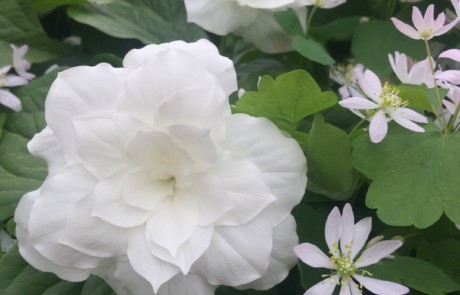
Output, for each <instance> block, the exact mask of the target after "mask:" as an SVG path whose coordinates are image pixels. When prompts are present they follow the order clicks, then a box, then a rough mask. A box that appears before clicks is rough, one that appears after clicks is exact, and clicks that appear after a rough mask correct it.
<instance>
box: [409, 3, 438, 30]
mask: <svg viewBox="0 0 460 295" xmlns="http://www.w3.org/2000/svg"><path fill="white" fill-rule="evenodd" d="M429 9H430V8H429V7H428V9H427V11H426V13H425V17H423V16H422V13H421V12H420V10H419V9H418V7H417V6H412V22H413V23H414V27H415V28H416V29H417V31H419V32H420V31H424V30H425V29H426V28H427V26H429V25H431V23H430V24H428V21H427V18H426V17H427V15H428V10H429ZM431 15H432V17H431V19H433V12H432V13H431Z"/></svg>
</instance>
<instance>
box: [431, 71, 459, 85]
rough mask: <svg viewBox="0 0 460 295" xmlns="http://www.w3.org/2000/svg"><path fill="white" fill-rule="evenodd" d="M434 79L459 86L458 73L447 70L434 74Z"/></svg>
mask: <svg viewBox="0 0 460 295" xmlns="http://www.w3.org/2000/svg"><path fill="white" fill-rule="evenodd" d="M436 79H439V80H443V81H447V82H449V83H452V84H460V71H459V70H447V71H443V72H441V73H438V74H436Z"/></svg>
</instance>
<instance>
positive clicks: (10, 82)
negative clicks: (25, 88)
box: [0, 66, 28, 112]
mask: <svg viewBox="0 0 460 295" xmlns="http://www.w3.org/2000/svg"><path fill="white" fill-rule="evenodd" d="M10 69H11V66H5V67H3V68H0V104H2V105H4V106H6V107H8V108H10V109H12V110H14V111H16V112H19V111H20V110H21V109H22V105H21V101H20V100H19V98H18V97H17V96H16V95H14V94H13V93H11V92H10V91H8V90H3V89H1V88H4V87H15V86H21V85H25V84H27V83H28V81H27V80H26V79H24V78H22V77H19V76H16V75H8V72H9V70H10Z"/></svg>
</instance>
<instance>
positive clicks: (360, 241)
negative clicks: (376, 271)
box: [351, 217, 372, 260]
mask: <svg viewBox="0 0 460 295" xmlns="http://www.w3.org/2000/svg"><path fill="white" fill-rule="evenodd" d="M371 229H372V218H371V217H366V218H363V219H361V220H360V221H358V223H356V224H355V227H354V235H353V244H352V247H351V259H352V260H353V259H355V257H356V255H357V254H358V253H359V251H360V250H361V248H362V247H363V246H364V244H365V243H366V241H367V238H368V237H369V233H370V232H371Z"/></svg>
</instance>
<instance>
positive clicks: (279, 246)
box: [235, 215, 299, 290]
mask: <svg viewBox="0 0 460 295" xmlns="http://www.w3.org/2000/svg"><path fill="white" fill-rule="evenodd" d="M298 244H299V238H298V237H297V232H296V223H295V220H294V217H293V216H292V215H289V216H288V217H287V218H286V219H285V220H284V221H283V222H281V224H279V225H278V226H277V227H275V228H274V229H273V248H272V253H271V257H270V263H269V265H268V269H267V272H266V273H265V274H264V275H263V276H262V277H261V278H259V279H257V280H255V281H252V282H250V283H248V284H244V285H241V286H235V288H237V289H255V290H268V289H270V288H272V287H274V286H275V285H277V284H279V283H280V282H282V281H283V280H284V279H285V278H286V277H287V276H288V274H289V270H290V269H291V268H292V267H294V266H295V264H296V263H297V260H298V259H297V257H296V256H295V254H294V251H288V250H286V249H293V248H294V246H295V245H298Z"/></svg>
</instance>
